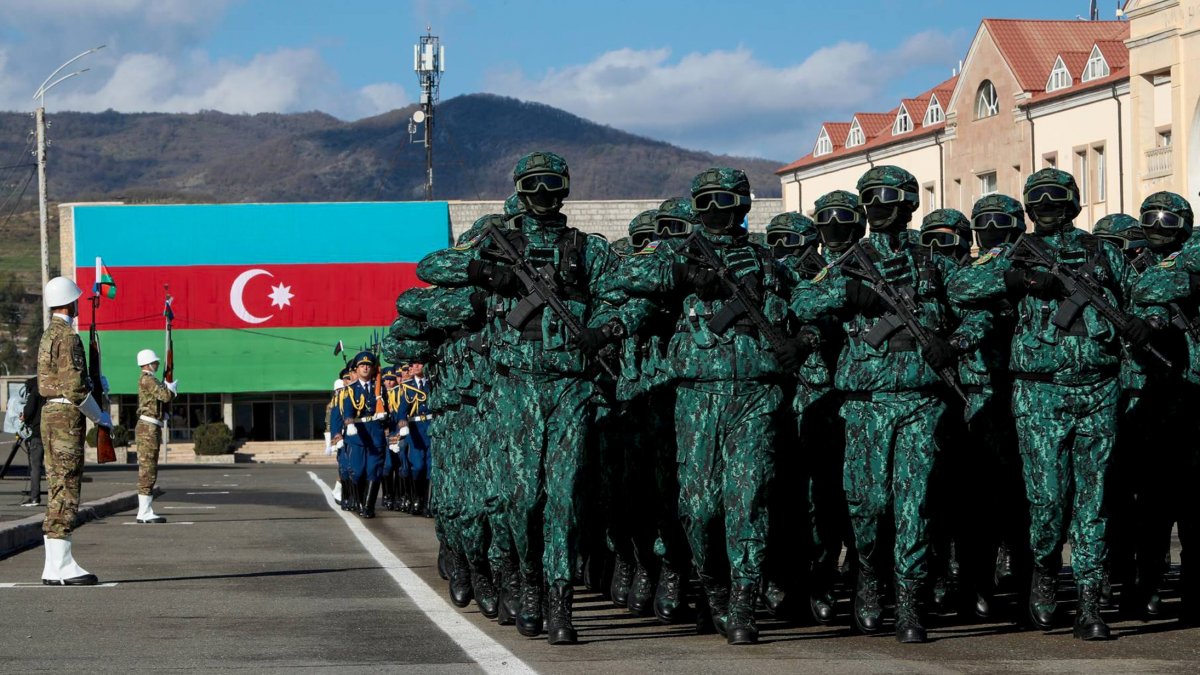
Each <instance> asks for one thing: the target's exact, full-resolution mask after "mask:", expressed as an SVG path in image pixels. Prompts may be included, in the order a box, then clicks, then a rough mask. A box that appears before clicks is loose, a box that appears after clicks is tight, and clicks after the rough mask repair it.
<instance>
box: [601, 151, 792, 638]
mask: <svg viewBox="0 0 1200 675" xmlns="http://www.w3.org/2000/svg"><path fill="white" fill-rule="evenodd" d="M750 201H751V198H750V183H749V181H748V180H747V179H746V175H745V174H744V173H743V172H742V171H739V170H736V169H726V168H716V169H709V170H707V171H704V172H703V173H701V174H700V175H698V176H697V177H696V178H695V179H694V180H693V181H692V204H693V208H694V210H695V211H696V212H697V214H698V216H699V219H700V221H701V223H702V224H703V227H702V228H701V229H700V230H698V231H697V232H696V233H695V234H694V235H693V236H696V237H703V238H705V239H706V240H707V241H708V242H709V243H710V245H711V246H712V247H713V249H714V250H715V251H716V253H717V254H718V255H719V256H720V257H721V263H722V264H723V266H724V267H725V268H726V269H728V270H729V273H730V274H731V275H732V277H733V279H735V280H736V281H735V282H734V283H737V284H739V285H740V286H741V287H742V288H743V289H745V290H746V291H748V293H749V295H751V296H757V297H759V298H762V300H761V301H760V302H761V303H762V306H761V307H759V308H758V309H759V310H760V311H762V312H763V313H764V315H765V316H766V317H767V319H768V321H771V322H773V323H775V324H778V325H779V326H782V325H783V323H784V321H785V319H786V318H787V314H788V311H787V304H786V301H785V300H784V299H783V298H781V297H780V296H779V295H778V293H779V291H780V280H779V275H778V274H777V272H776V266H775V264H774V259H773V258H772V257H771V255H770V252H769V251H767V250H766V249H764V248H762V247H759V246H756V245H753V244H750V243H749V241H748V240H747V234H746V231H745V230H744V229H743V228H742V227H741V224H742V222H743V219H744V218H745V216H746V214H747V213H748V212H749V210H750ZM692 246H694V244H691V243H690V242H689V241H686V240H685V241H684V242H683V243H682V244H681V245H680V246H679V247H674V246H661V245H660V246H657V247H654V246H648V247H647V248H646V249H643V250H642V251H640V252H639V253H638V254H637V255H635V256H631V259H630V260H629V261H628V264H626V265H624V266H623V267H622V273H621V275H620V276H621V277H622V279H621V284H622V286H623V287H624V289H625V290H626V291H627V292H629V293H630V294H631V295H648V296H651V297H658V298H663V299H667V298H673V299H674V300H675V301H676V302H680V303H681V305H682V316H681V321H680V325H679V326H678V328H677V332H676V334H675V335H674V336H673V337H672V339H671V341H670V345H669V347H668V349H667V359H668V361H669V363H670V364H671V375H672V377H673V378H674V379H676V380H677V381H678V383H679V386H678V388H677V392H676V404H675V428H676V434H677V442H678V457H677V461H678V464H679V484H680V495H679V512H680V515H681V517H682V518H683V522H684V530H685V532H686V533H687V537H688V541H689V544H690V546H691V552H692V560H693V563H694V564H695V566H696V569H697V572H698V574H699V576H700V580H701V583H702V585H703V587H704V593H705V596H706V599H707V602H708V607H709V608H710V609H711V612H712V616H713V624H714V627H715V628H717V629H718V630H720V631H723V632H725V633H726V637H727V639H728V641H729V642H730V643H731V644H750V643H753V642H755V641H757V635H758V629H757V626H756V625H755V623H754V604H755V602H756V600H757V596H758V588H759V584H760V582H761V577H762V565H763V561H764V559H765V554H766V550H765V549H766V537H767V508H766V506H767V504H766V490H767V485H768V483H769V481H770V480H771V476H772V473H773V464H774V461H773V460H774V458H773V452H774V432H775V423H774V419H773V418H774V416H775V414H776V412H777V410H778V408H779V406H780V404H781V403H782V400H783V391H782V389H781V388H780V387H779V385H778V384H776V383H774V382H773V380H775V379H777V378H778V376H779V374H780V373H781V370H793V369H795V368H796V367H798V365H799V346H798V345H796V344H794V343H791V342H789V343H788V344H789V347H788V348H787V349H786V351H785V353H780V354H776V353H775V352H774V351H772V350H771V348H770V347H769V346H768V343H767V341H766V337H765V336H764V335H762V334H760V332H759V330H758V329H757V328H755V327H754V325H753V324H752V323H751V321H750V320H749V319H748V317H746V316H745V314H744V312H738V311H736V309H735V308H736V305H734V306H733V307H730V305H732V304H733V303H731V302H730V301H731V297H732V296H731V293H732V291H731V289H729V288H728V287H727V286H726V285H725V284H724V283H723V282H722V281H721V280H720V279H719V278H718V276H717V273H716V272H714V270H713V269H711V268H710V267H708V265H707V264H705V263H703V262H700V261H698V260H697V259H696V257H695V254H694V253H693V252H692V251H693V249H692V248H691V247H692ZM727 307H729V311H725V312H723V310H724V309H725V308H727ZM717 317H724V318H726V319H729V320H722V319H718V318H717ZM730 584H732V589H731V587H730Z"/></svg>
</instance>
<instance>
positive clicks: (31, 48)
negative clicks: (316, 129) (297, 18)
mask: <svg viewBox="0 0 1200 675" xmlns="http://www.w3.org/2000/svg"><path fill="white" fill-rule="evenodd" d="M228 4H229V1H228V0H203V1H201V0H5V2H3V3H0V23H3V24H6V25H7V26H8V27H10V28H11V29H12V32H13V34H15V35H18V36H20V38H23V40H22V41H21V42H19V43H9V44H0V109H8V110H28V109H30V108H31V107H32V101H31V100H30V98H29V96H30V95H31V94H32V93H33V91H34V90H35V89H36V88H37V85H38V84H39V83H40V82H41V81H42V79H43V78H45V76H46V75H48V74H49V73H50V71H51V70H53V66H54V65H57V64H59V63H62V62H63V61H65V60H66V59H68V58H70V57H72V56H74V55H75V54H77V53H79V52H80V51H83V50H84V49H86V48H87V47H91V46H95V45H97V44H107V45H108V47H107V48H106V49H104V50H101V51H99V52H96V53H95V54H92V55H89V56H87V57H86V58H85V59H84V60H81V61H80V62H78V64H77V65H78V67H81V68H82V67H88V68H90V69H91V72H89V73H87V74H86V75H84V76H83V77H80V78H78V79H76V80H72V81H71V82H70V83H68V84H64V85H63V86H61V87H59V88H57V89H55V90H54V91H53V92H51V94H50V96H49V97H48V98H47V104H48V107H50V108H51V109H52V110H80V111H100V110H106V109H109V108H111V109H114V110H119V111H122V112H143V111H156V112H196V111H199V110H205V109H211V110H221V111H224V112H229V113H258V112H297V111H307V110H322V111H324V112H328V113H330V114H332V115H335V116H338V117H342V118H345V119H357V118H360V117H365V116H368V115H375V114H379V113H382V112H386V111H388V110H392V109H394V108H396V107H400V106H403V105H405V104H406V103H407V102H408V98H407V96H406V95H405V92H404V89H403V88H402V87H401V86H400V85H398V84H394V83H388V82H380V83H373V84H369V85H367V86H365V87H361V88H359V89H354V88H352V87H350V86H348V85H347V84H346V83H344V82H343V81H342V80H341V78H340V77H339V76H338V74H337V73H336V72H335V71H334V70H333V69H332V68H331V67H330V66H329V65H328V64H327V63H326V62H325V61H324V59H323V58H322V56H321V54H320V53H319V52H318V51H317V50H315V49H312V48H307V47H306V48H276V49H273V50H270V51H264V52H261V53H259V54H256V55H254V56H252V57H250V58H247V59H214V58H213V57H212V56H211V55H210V54H208V53H207V52H206V51H205V50H204V49H203V48H202V46H203V45H204V44H205V42H206V40H207V38H208V37H209V35H210V34H211V33H212V32H213V31H214V30H215V29H216V26H217V24H218V23H219V20H220V19H221V17H222V15H223V13H224V11H225V9H226V6H227V5H228ZM14 39H18V38H14Z"/></svg>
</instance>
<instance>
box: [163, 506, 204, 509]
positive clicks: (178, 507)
mask: <svg viewBox="0 0 1200 675" xmlns="http://www.w3.org/2000/svg"><path fill="white" fill-rule="evenodd" d="M158 508H160V509H215V508H217V507H215V506H160V507H158Z"/></svg>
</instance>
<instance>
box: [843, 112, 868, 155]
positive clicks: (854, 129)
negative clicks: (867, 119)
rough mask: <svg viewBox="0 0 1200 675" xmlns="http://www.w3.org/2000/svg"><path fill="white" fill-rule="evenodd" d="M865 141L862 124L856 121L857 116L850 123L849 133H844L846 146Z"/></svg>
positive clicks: (850, 146) (849, 146) (865, 136)
mask: <svg viewBox="0 0 1200 675" xmlns="http://www.w3.org/2000/svg"><path fill="white" fill-rule="evenodd" d="M866 142H867V135H866V134H864V133H863V130H862V125H860V124H859V123H858V118H855V119H854V122H853V123H852V124H851V125H850V133H849V134H846V147H847V148H853V147H855V146H858V145H862V144H863V143H866Z"/></svg>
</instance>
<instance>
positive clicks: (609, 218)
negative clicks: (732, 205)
mask: <svg viewBox="0 0 1200 675" xmlns="http://www.w3.org/2000/svg"><path fill="white" fill-rule="evenodd" d="M663 199H665V197H664V198H663ZM661 203H662V199H629V200H605V201H599V200H595V201H587V200H577V199H573V200H567V203H566V204H565V205H563V213H566V214H567V222H569V223H570V224H571V226H572V227H577V228H579V229H581V230H583V231H584V232H597V233H599V234H603V235H604V236H605V237H607V238H608V240H609V241H613V240H615V239H619V238H621V237H623V236H625V233H626V231H627V230H628V228H629V221H631V220H633V218H634V216H636V215H637V214H639V213H641V212H642V211H645V210H647V209H653V208H656V207H657V206H658V205H659V204H661ZM503 210H504V203H503V202H498V201H481V202H450V227H451V229H452V230H453V231H454V237H455V239H457V238H458V235H460V234H462V233H463V232H465V231H466V230H467V228H469V227H471V224H472V223H474V222H475V221H476V220H477V219H479V218H480V217H481V216H483V215H486V214H489V213H500V212H501V211H503ZM781 211H783V200H782V199H778V198H776V199H755V200H754V208H753V209H751V211H750V229H751V230H752V231H755V232H758V231H762V230H763V229H765V228H766V226H767V222H769V221H770V220H771V218H773V217H775V215H776V214H778V213H779V212H781Z"/></svg>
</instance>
